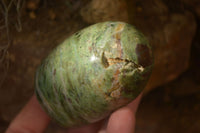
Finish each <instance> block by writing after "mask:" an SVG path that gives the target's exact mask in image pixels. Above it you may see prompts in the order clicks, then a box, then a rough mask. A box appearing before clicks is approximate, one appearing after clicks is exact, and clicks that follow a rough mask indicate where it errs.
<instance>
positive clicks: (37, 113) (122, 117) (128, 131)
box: [6, 94, 142, 133]
mask: <svg viewBox="0 0 200 133" xmlns="http://www.w3.org/2000/svg"><path fill="white" fill-rule="evenodd" d="M141 95H142V94H141ZM141 95H139V96H138V97H137V98H136V99H135V100H134V101H132V102H131V103H130V104H128V105H127V106H125V107H122V108H120V109H118V110H116V111H115V112H113V113H112V114H111V115H110V116H109V118H108V120H106V121H105V120H102V121H99V122H96V123H93V124H89V125H86V126H82V127H78V128H70V129H66V133H133V132H134V128H135V114H136V110H137V108H138V104H139V102H140V99H141ZM49 122H50V118H49V116H48V115H47V114H46V113H45V112H44V111H43V110H42V108H41V107H40V105H39V103H38V101H37V99H36V96H35V95H33V97H32V98H31V99H30V101H29V102H28V103H27V105H26V106H25V107H24V108H23V109H22V111H21V112H20V113H19V114H18V115H17V117H16V118H15V119H14V120H13V121H12V122H11V124H10V126H9V127H8V129H7V131H6V133H42V132H43V131H44V130H45V128H46V127H47V126H48V124H49Z"/></svg>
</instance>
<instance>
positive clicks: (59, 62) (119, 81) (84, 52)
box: [36, 22, 153, 127]
mask: <svg viewBox="0 0 200 133" xmlns="http://www.w3.org/2000/svg"><path fill="white" fill-rule="evenodd" d="M152 62H153V60H152V52H151V47H150V45H149V44H148V42H147V40H146V39H145V37H144V36H143V34H142V33H140V32H139V31H138V30H136V29H135V28H134V27H133V26H131V25H129V24H127V23H123V22H104V23H98V24H95V25H92V26H90V27H87V28H85V29H83V30H81V31H79V32H77V33H75V34H74V35H72V36H71V37H69V38H68V39H66V40H65V41H64V42H63V43H62V44H60V45H58V46H57V47H56V48H55V49H54V50H53V51H52V53H51V54H50V55H49V56H48V57H47V58H46V59H45V60H44V61H43V62H42V64H41V65H40V66H39V68H38V70H37V72H36V95H37V98H38V100H39V102H40V104H41V105H42V107H43V108H44V110H45V111H46V112H47V113H48V114H49V115H50V116H51V117H52V118H53V119H54V120H55V121H57V122H58V123H60V124H61V125H63V126H65V127H72V126H79V125H83V124H87V123H92V122H96V121H98V120H101V119H103V118H105V117H106V116H108V115H109V114H110V113H111V112H112V111H114V110H116V109H118V108H119V107H121V106H124V105H126V104H128V103H129V102H131V101H132V100H134V99H135V98H136V97H137V96H138V95H139V93H140V92H141V91H142V90H143V88H144V86H145V85H146V82H147V80H148V78H149V76H150V73H151V69H152Z"/></svg>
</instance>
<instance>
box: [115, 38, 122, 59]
mask: <svg viewBox="0 0 200 133" xmlns="http://www.w3.org/2000/svg"><path fill="white" fill-rule="evenodd" d="M120 37H121V36H120ZM116 43H117V51H118V53H119V57H120V58H122V55H123V51H122V46H121V40H120V39H118V40H117V41H116Z"/></svg>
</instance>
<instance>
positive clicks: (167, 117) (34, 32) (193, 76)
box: [0, 0, 200, 133]
mask: <svg viewBox="0 0 200 133" xmlns="http://www.w3.org/2000/svg"><path fill="white" fill-rule="evenodd" d="M0 9H1V10H0V11H1V12H0V132H4V131H5V129H6V128H7V126H8V125H9V123H10V121H11V120H12V119H13V118H14V117H15V115H16V114H17V113H18V112H19V111H20V109H21V108H22V107H23V106H24V105H25V103H26V102H27V101H28V99H29V98H30V97H31V96H32V94H33V93H34V73H35V69H36V67H37V66H38V65H39V64H40V62H41V60H42V59H43V58H45V56H46V55H48V53H49V52H50V51H51V50H52V49H53V48H54V47H55V46H57V45H58V44H59V43H60V42H62V41H63V40H64V39H65V38H67V37H68V36H70V35H71V34H73V33H74V32H76V31H78V30H80V29H82V28H84V27H86V26H88V25H90V24H94V23H97V22H102V21H109V20H113V21H114V20H115V21H125V22H128V23H131V24H133V25H135V26H136V27H137V28H138V29H139V30H141V31H142V32H143V33H144V34H145V35H146V36H147V38H148V39H149V41H150V44H151V45H152V47H153V51H154V58H155V67H154V70H153V73H152V76H151V78H150V81H149V83H148V85H147V87H146V89H145V95H144V98H143V100H142V102H141V104H140V107H139V110H138V113H137V123H136V133H178V132H181V133H198V132H200V126H199V123H200V113H199V112H200V30H199V29H200V27H199V26H200V1H199V0H59V1H55V0H48V1H47V0H1V2H0ZM61 131H62V129H61V128H59V127H58V126H57V125H56V124H53V123H52V124H50V126H49V127H48V129H47V130H46V132H47V133H53V132H57V133H58V132H61Z"/></svg>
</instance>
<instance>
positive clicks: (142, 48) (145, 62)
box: [135, 44, 152, 67]
mask: <svg viewBox="0 0 200 133" xmlns="http://www.w3.org/2000/svg"><path fill="white" fill-rule="evenodd" d="M135 52H136V54H137V59H138V64H139V65H141V66H143V67H147V66H150V65H151V64H152V55H151V51H150V49H149V48H148V46H147V45H144V44H137V46H136V49H135Z"/></svg>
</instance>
